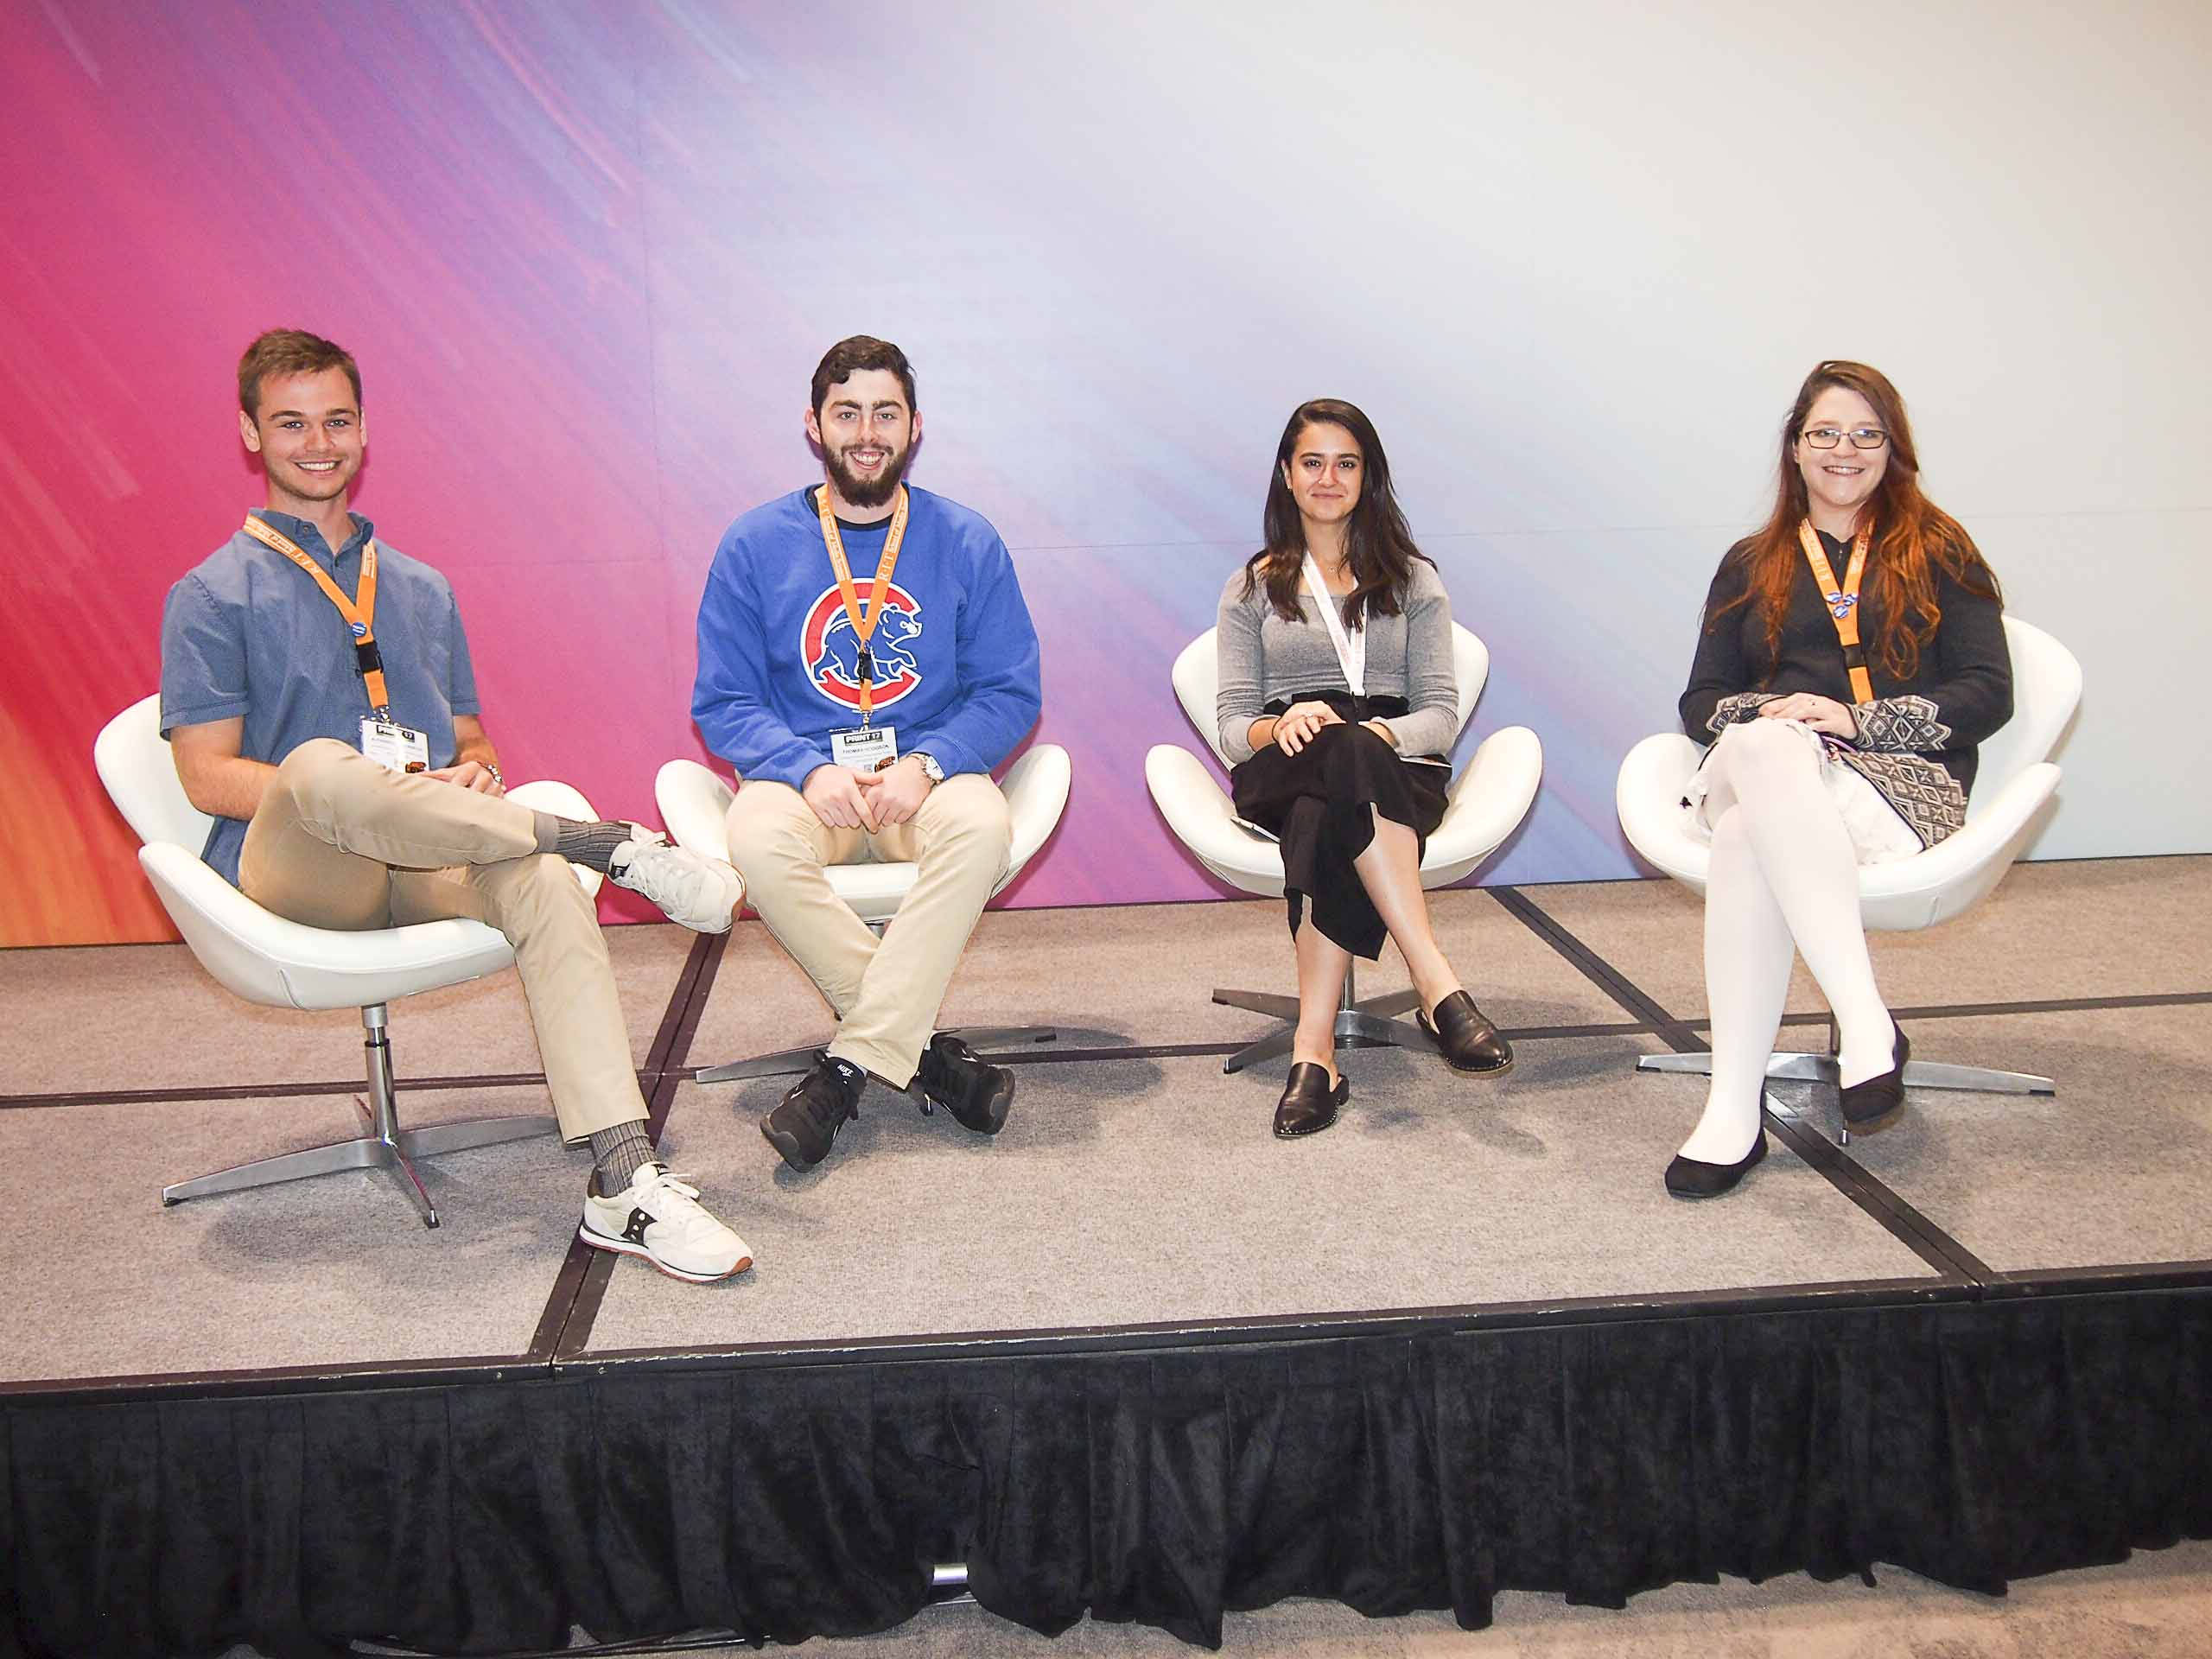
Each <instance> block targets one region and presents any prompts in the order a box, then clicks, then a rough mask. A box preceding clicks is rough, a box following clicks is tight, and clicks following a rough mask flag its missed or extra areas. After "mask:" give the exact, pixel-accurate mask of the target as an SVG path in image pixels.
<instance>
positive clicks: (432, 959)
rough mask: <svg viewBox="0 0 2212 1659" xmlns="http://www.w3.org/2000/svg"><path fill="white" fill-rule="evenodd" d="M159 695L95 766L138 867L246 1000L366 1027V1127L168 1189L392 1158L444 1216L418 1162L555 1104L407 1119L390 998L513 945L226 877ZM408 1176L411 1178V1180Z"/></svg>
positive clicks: (426, 1206)
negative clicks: (179, 770) (334, 911)
mask: <svg viewBox="0 0 2212 1659" xmlns="http://www.w3.org/2000/svg"><path fill="white" fill-rule="evenodd" d="M161 709H162V700H161V698H160V696H158V695H156V696H150V697H147V698H144V699H143V700H142V701H140V702H135V703H133V704H131V705H130V708H128V709H124V711H123V712H122V713H121V714H119V715H117V716H116V717H115V718H114V719H113V720H111V721H109V722H108V723H107V726H106V728H105V730H103V731H102V732H101V733H100V734H99V739H98V741H96V742H95V743H94V744H93V747H92V760H93V764H94V765H95V766H97V767H98V768H99V775H100V782H101V783H102V784H104V785H106V787H107V792H108V796H109V798H111V800H113V801H114V803H115V804H116V809H117V810H118V811H120V812H121V813H122V814H123V817H124V821H125V822H126V823H129V824H130V828H131V829H132V830H133V831H134V832H135V833H136V834H137V836H138V839H139V840H140V841H141V842H143V843H144V845H143V846H142V847H140V848H139V849H138V865H139V868H141V869H143V870H144V871H145V873H146V879H147V880H149V881H150V882H152V883H153V884H154V891H155V893H156V894H158V895H159V896H160V898H161V901H162V907H163V908H164V909H166V910H167V911H168V913H169V919H170V920H172V921H174V922H175V924H176V926H177V931H179V932H180V933H181V934H183V935H184V941H185V943H186V944H188V945H189V946H191V947H192V954H193V955H194V956H195V957H198V958H199V959H200V966H201V967H203V968H205V969H207V971H208V972H209V973H210V974H212V975H213V976H214V977H215V979H216V980H217V981H218V982H220V983H221V984H222V985H223V986H225V987H226V988H227V989H229V990H231V991H232V992H234V993H235V994H237V995H239V996H242V997H244V998H245V1000H246V1001H249V1002H258V1003H262V1004H264V1005H265V1006H267V1007H277V1008H306V1009H327V1008H359V1010H360V1011H361V1025H362V1027H363V1029H364V1031H365V1033H366V1035H365V1038H364V1039H363V1043H362V1046H363V1047H364V1048H365V1050H366V1051H367V1056H368V1104H367V1106H366V1107H365V1109H364V1110H365V1115H366V1116H367V1117H368V1120H369V1131H370V1132H369V1133H368V1134H366V1135H359V1136H357V1137H356V1138H354V1139H353V1140H351V1141H334V1142H332V1143H331V1144H330V1145H328V1146H321V1147H309V1148H308V1149H307V1150H305V1151H302V1152H288V1153H284V1154H281V1155H279V1156H277V1157H274V1158H261V1159H257V1160H254V1161H253V1162H251V1163H248V1164H240V1165H238V1166H237V1167H236V1168H234V1169H225V1170H219V1171H217V1172H216V1173H214V1174H212V1175H202V1176H200V1178H199V1179H196V1180H190V1181H180V1182H178V1183H177V1184H176V1185H174V1186H168V1187H164V1188H162V1203H163V1204H181V1203H183V1202H184V1200H185V1199H187V1198H207V1197H209V1196H211V1195H213V1194H214V1193H217V1192H242V1191H244V1190H245V1189H246V1188H248V1187H256V1186H271V1185H275V1184H276V1183H277V1182H279V1181H295V1180H299V1179H303V1178H304V1177H307V1176H309V1175H328V1174H334V1173H336V1172H338V1171H340V1170H346V1169H389V1170H392V1171H394V1172H395V1174H394V1176H393V1179H394V1180H395V1182H397V1185H399V1187H400V1189H401V1190H402V1191H403V1192H405V1193H406V1194H407V1195H408V1197H410V1198H412V1199H413V1200H414V1201H415V1205H416V1209H417V1210H418V1211H420V1212H421V1214H422V1217H423V1225H424V1226H425V1227H435V1226H436V1225H437V1224H438V1211H437V1206H436V1205H434V1204H433V1203H432V1202H431V1201H430V1195H429V1192H426V1191H425V1190H424V1189H423V1183H422V1180H421V1179H420V1178H419V1177H418V1176H416V1173H415V1170H414V1167H413V1164H412V1161H411V1160H414V1159H416V1158H432V1157H435V1156H437V1155H438V1154H440V1153H447V1152H459V1151H461V1150H463V1149H464V1148H467V1147H488V1146H493V1145H496V1144H498V1143H499V1142H500V1141H519V1140H522V1139H524V1138H525V1137H527V1136H531V1135H551V1134H553V1133H555V1132H556V1128H557V1127H558V1126H557V1125H556V1122H555V1121H554V1119H553V1118H551V1117H550V1116H543V1115H537V1116H521V1117H474V1118H463V1119H461V1120H459V1121H457V1122H449V1123H434V1124H430V1125H428V1126H426V1127H424V1128H419V1129H407V1128H401V1127H400V1126H399V1109H398V1102H397V1096H396V1091H395V1090H394V1087H393V1084H392V1070H391V1041H390V1039H389V1038H388V1037H387V1035H386V1027H387V1026H388V1024H389V1016H388V1014H387V1012H386V1010H387V1007H388V1005H389V1004H391V1002H392V1001H396V1000H397V999H398V998H400V997H403V996H411V995H414V994H415V993H416V992H417V991H434V990H436V989H438V988H441V987H442V986H447V985H458V984H460V983H461V982H463V981H464V980H471V979H480V978H482V977H483V976H485V975H486V974H496V973H498V972H499V970H500V969H503V968H506V967H510V966H512V963H513V962H514V951H513V950H512V947H510V946H509V945H508V944H507V942H506V940H505V938H504V937H502V936H501V935H500V933H499V931H498V930H497V929H495V928H491V927H487V926H486V925H484V924H483V923H481V922H473V921H464V920H459V919H455V920H451V921H442V922H416V923H414V924H412V925H410V926H406V927H386V928H372V929H368V930H365V931H360V932H345V931H336V930H333V929H329V928H321V927H308V926H304V925H302V924H300V923H298V922H292V921H287V920H285V919H284V918H283V917H281V916H278V915H275V914H273V913H272V912H269V911H266V910H264V909H263V908H262V907H261V906H259V905H257V904H256V903H254V902H253V900H252V899H249V898H247V897H246V896H245V894H244V893H240V892H239V891H238V889H237V888H236V887H232V885H231V884H230V883H229V882H228V881H226V880H224V879H223V878H222V877H221V876H219V875H218V874H216V873H215V872H214V871H213V869H212V868H209V867H208V865H207V863H206V862H205V861H203V860H202V859H201V858H200V848H201V847H203V846H204V845H206V844H207V831H208V829H209V828H210V827H211V826H212V825H213V823H214V820H213V818H211V817H208V816H207V814H206V813H204V812H202V811H200V810H199V809H198V808H196V807H194V805H193V804H192V803H191V801H190V800H189V799H188V798H187V797H186V795H185V792H184V785H182V784H181V782H179V781H178V779H177V775H176V763H175V760H174V759H173V758H172V757H171V755H170V753H169V746H168V741H167V740H165V739H164V738H163V737H162V729H161V718H162V715H161ZM509 792H510V794H512V796H513V798H515V799H516V800H518V801H520V802H522V803H523V804H524V805H526V806H531V807H536V808H537V809H538V810H540V811H544V812H552V813H556V814H558V815H560V816H561V817H571V818H584V819H590V818H594V817H597V816H598V815H597V814H596V813H594V811H593V810H591V806H590V804H589V803H588V802H587V801H586V800H585V799H584V798H583V797H582V795H580V794H578V793H577V792H576V791H575V790H574V789H571V788H570V787H569V785H566V784H561V783H552V782H539V783H531V784H523V785H518V787H516V788H515V789H513V790H512V791H509ZM576 878H577V880H580V881H581V882H582V884H583V888H584V891H585V892H586V893H597V892H598V891H599V885H600V877H599V874H598V873H597V872H596V871H593V870H584V869H579V870H577V871H576ZM403 1177H404V1179H402V1178H403Z"/></svg>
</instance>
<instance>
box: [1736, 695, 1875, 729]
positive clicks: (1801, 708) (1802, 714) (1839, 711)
mask: <svg viewBox="0 0 2212 1659" xmlns="http://www.w3.org/2000/svg"><path fill="white" fill-rule="evenodd" d="M1759 718H1760V719H1761V720H1800V721H1804V722H1805V724H1806V725H1808V726H1809V727H1811V728H1813V729H1814V730H1815V731H1816V732H1826V733H1827V734H1829V735H1830V736H1832V737H1847V738H1853V739H1856V738H1857V737H1858V735H1859V722H1858V721H1857V720H1855V719H1854V718H1853V715H1852V713H1851V710H1850V709H1847V708H1846V707H1845V706H1844V705H1843V704H1841V703H1840V702H1837V701H1836V700H1835V699H1834V697H1823V696H1818V695H1816V694H1815V693H1814V692H1811V691H1793V692H1791V693H1790V694H1789V696H1786V697H1777V698H1775V699H1774V700H1773V701H1772V702H1763V703H1761V704H1760V705H1759Z"/></svg>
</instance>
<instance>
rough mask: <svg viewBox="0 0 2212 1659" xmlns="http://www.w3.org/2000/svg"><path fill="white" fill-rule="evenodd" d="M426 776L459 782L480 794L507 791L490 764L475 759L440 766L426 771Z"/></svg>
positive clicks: (452, 782) (440, 780) (443, 781)
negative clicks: (494, 775) (482, 763)
mask: <svg viewBox="0 0 2212 1659" xmlns="http://www.w3.org/2000/svg"><path fill="white" fill-rule="evenodd" d="M423 776H424V777H425V778H435V779H437V780H438V781H439V782H440V783H442V784H459V785H461V787H462V788H463V789H466V790H469V791H474V793H476V794H479V795H504V794H505V793H506V792H507V791H506V790H505V788H504V787H502V786H501V785H500V783H499V779H497V778H494V777H493V775H492V769H491V768H490V767H489V766H480V765H479V764H478V763H477V762H475V761H474V760H464V761H462V762H461V764H460V765H459V766H440V767H439V768H438V769H437V770H436V771H435V772H424V773H423Z"/></svg>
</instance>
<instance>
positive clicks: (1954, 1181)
mask: <svg viewBox="0 0 2212 1659" xmlns="http://www.w3.org/2000/svg"><path fill="white" fill-rule="evenodd" d="M1909 1030H1910V1034H1911V1037H1912V1041H1913V1052H1914V1053H1915V1055H1916V1056H1917V1057H1918V1058H1922V1059H1926V1060H1948V1061H1951V1062H1954V1063H1955V1064H1958V1065H1987V1066H2000V1067H2003V1068H2005V1069H2007V1070H2010V1071H2034V1072H2038V1073H2041V1074H2042V1075H2044V1076H2046V1077H2051V1078H2053V1079H2055V1080H2056V1083H2057V1084H2058V1093H2057V1094H2056V1095H2044V1096H2020V1095H1985V1094H1967V1093H1954V1092H1951V1091H1949V1090H1916V1091H1915V1092H1914V1093H1913V1094H1912V1095H1911V1096H1910V1103H1909V1105H1908V1108H1907V1109H1906V1111H1905V1113H1904V1116H1902V1117H1901V1118H1899V1119H1898V1120H1897V1122H1896V1123H1895V1124H1894V1125H1892V1126H1891V1128H1887V1129H1885V1130H1884V1131H1883V1132H1882V1133H1880V1134H1879V1135H1861V1136H1859V1137H1857V1138H1855V1139H1854V1140H1853V1141H1852V1143H1851V1155H1852V1156H1853V1158H1854V1159H1856V1160H1858V1161H1859V1164H1860V1165H1861V1166H1863V1167H1864V1168H1865V1169H1866V1171H1867V1172H1868V1173H1870V1174H1872V1175H1873V1176H1875V1177H1876V1178H1877V1179H1880V1180H1881V1181H1882V1182H1883V1183H1885V1185H1888V1186H1889V1187H1890V1188H1891V1190H1892V1191H1893V1192H1896V1193H1897V1195H1898V1196H1899V1197H1900V1198H1904V1199H1905V1200H1906V1201H1907V1202H1908V1203H1910V1204H1911V1205H1913V1206H1914V1207H1915V1208H1916V1209H1917V1210H1919V1211H1921V1212H1922V1213H1923V1214H1924V1215H1926V1216H1927V1217H1928V1218H1929V1220H1930V1221H1933V1222H1934V1223H1935V1224H1936V1225H1937V1226H1939V1227H1941V1228H1942V1229H1943V1230H1945V1231H1946V1232H1948V1233H1949V1234H1950V1235H1951V1236H1953V1237H1955V1238H1956V1239H1957V1240H1958V1241H1959V1242H1960V1243H1961V1244H1964V1245H1965V1246H1966V1247H1967V1249H1970V1250H1972V1251H1973V1252H1974V1254H1975V1255H1979V1256H1980V1258H1981V1259H1982V1260H1983V1261H1985V1262H1988V1263H1989V1265H1990V1266H1992V1267H1993V1268H1998V1269H1999V1270H2000V1271H2019V1270H2023V1269H2027V1268H2065V1267H2079V1266H2082V1265H2083V1264H2084V1263H2091V1262H2104V1263H2126V1262H2168V1261H2190V1260H2196V1261H2205V1260H2212V1200H2208V1198H2207V1196H2206V1195H2207V1194H2208V1193H2212V1090H2208V1088H2207V1087H2206V1072H2205V1049H2206V1043H2207V1039H2208V1036H2212V1007H2188V1006H2183V1007H2163V1008H2157V1007H2153V1008H2109V1009H2098V1010H2094V1011H2088V1012H2082V1013H2067V1014H2007V1015H2005V1016H2003V1017H2001V1018H1993V1019H1980V1020H1923V1021H1921V1022H1919V1023H1917V1024H1914V1025H1912V1026H1910V1027H1909ZM1795 1089H1796V1093H1797V1095H1798V1096H1800V1097H1801V1098H1802V1097H1804V1096H1808V1095H1809V1094H1810V1093H1811V1092H1812V1091H1811V1090H1810V1089H1809V1087H1808V1085H1802V1084H1800V1085H1796V1086H1795ZM1778 1092H1780V1090H1778ZM1831 1098H1832V1096H1831ZM1812 1109H1813V1110H1815V1111H1816V1112H1817V1113H1819V1114H1820V1117H1819V1121H1820V1122H1823V1123H1827V1122H1829V1121H1830V1120H1829V1118H1828V1116H1827V1111H1828V1108H1827V1106H1826V1105H1825V1103H1823V1104H1821V1105H1820V1106H1816V1107H1814V1108H1812ZM2206 1650H2207V1652H2208V1653H2212V1638H2208V1642H2207V1648H2206Z"/></svg>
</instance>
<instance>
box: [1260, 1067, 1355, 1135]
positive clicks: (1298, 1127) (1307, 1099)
mask: <svg viewBox="0 0 2212 1659" xmlns="http://www.w3.org/2000/svg"><path fill="white" fill-rule="evenodd" d="M1350 1099H1351V1078H1350V1077H1345V1076H1344V1075H1343V1074H1342V1073H1341V1072H1340V1073H1338V1077H1337V1086H1336V1087H1335V1088H1333V1089H1332V1088H1330V1087H1329V1068H1328V1067H1327V1066H1325V1065H1314V1064H1313V1061H1311V1060H1300V1062H1299V1063H1298V1064H1297V1065H1294V1066H1292V1067H1291V1068H1290V1081H1289V1082H1288V1083H1286V1084H1283V1086H1282V1098H1281V1100H1279V1101H1277V1102H1276V1103H1275V1133H1276V1134H1277V1135H1281V1137H1282V1138H1283V1139H1284V1140H1286V1141H1290V1140H1295V1139H1296V1138H1297V1137H1298V1136H1300V1135H1319V1134H1320V1133H1321V1131H1322V1130H1324V1129H1325V1128H1328V1127H1329V1125H1330V1124H1332V1123H1333V1122H1336V1121H1337V1114H1338V1112H1340V1111H1342V1110H1343V1109H1344V1103H1345V1102H1346V1101H1348V1100H1350Z"/></svg>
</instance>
